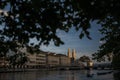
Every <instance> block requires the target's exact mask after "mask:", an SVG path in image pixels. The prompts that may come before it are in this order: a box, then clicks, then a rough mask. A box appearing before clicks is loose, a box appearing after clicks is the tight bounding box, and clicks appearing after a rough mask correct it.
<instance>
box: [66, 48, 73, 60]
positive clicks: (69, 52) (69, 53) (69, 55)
mask: <svg viewBox="0 0 120 80" xmlns="http://www.w3.org/2000/svg"><path fill="white" fill-rule="evenodd" d="M67 55H68V57H69V58H71V57H72V55H71V51H70V48H68V54H67Z"/></svg>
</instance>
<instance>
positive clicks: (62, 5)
mask: <svg viewBox="0 0 120 80" xmlns="http://www.w3.org/2000/svg"><path fill="white" fill-rule="evenodd" d="M119 8H120V1H119V0H1V1H0V9H1V10H0V25H1V27H2V28H0V41H1V45H8V44H6V43H8V42H17V43H20V44H22V45H24V46H26V45H28V43H29V42H30V38H36V39H37V40H38V42H39V44H37V45H38V46H39V45H41V44H44V45H48V44H49V42H50V41H53V42H54V44H55V45H56V46H59V45H60V44H63V41H62V40H61V39H60V38H59V37H58V36H57V34H56V32H57V30H63V31H66V32H68V31H69V29H70V28H71V27H75V29H76V30H79V29H81V30H82V31H81V33H80V36H79V37H80V38H82V37H83V36H84V34H86V36H87V37H88V38H89V39H91V37H90V36H89V32H88V31H87V29H88V28H90V27H91V25H90V23H91V22H92V21H97V22H98V24H101V25H102V28H101V33H102V34H104V35H105V37H104V38H102V40H105V41H106V43H105V44H103V45H102V46H101V47H100V51H99V52H100V53H101V54H100V56H99V57H102V56H104V55H106V54H107V53H108V52H113V53H119V52H120V51H119V50H120V46H119V44H120V43H119V42H118V41H120V40H119V39H120V38H119V37H120V35H119V34H120V31H119V29H120V28H119V25H120V22H119V21H120V10H119ZM10 45H11V44H10ZM31 45H32V44H31ZM9 48H13V47H11V46H10V47H9Z"/></svg>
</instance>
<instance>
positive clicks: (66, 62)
mask: <svg viewBox="0 0 120 80" xmlns="http://www.w3.org/2000/svg"><path fill="white" fill-rule="evenodd" d="M56 56H58V57H59V66H70V58H69V57H68V56H66V55H64V54H57V55H56Z"/></svg>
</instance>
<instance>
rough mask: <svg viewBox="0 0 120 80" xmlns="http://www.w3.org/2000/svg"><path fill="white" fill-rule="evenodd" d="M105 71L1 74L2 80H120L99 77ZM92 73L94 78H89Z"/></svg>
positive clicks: (0, 78)
mask: <svg viewBox="0 0 120 80" xmlns="http://www.w3.org/2000/svg"><path fill="white" fill-rule="evenodd" d="M104 71H105V70H99V71H98V70H92V71H88V70H68V71H31V72H14V73H0V80H120V79H118V78H115V76H113V73H109V74H105V75H97V72H104ZM88 73H92V74H93V75H92V76H87V74H88Z"/></svg>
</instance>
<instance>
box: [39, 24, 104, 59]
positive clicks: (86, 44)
mask: <svg viewBox="0 0 120 80" xmlns="http://www.w3.org/2000/svg"><path fill="white" fill-rule="evenodd" d="M100 27H101V26H100V25H98V24H96V22H93V23H91V28H90V29H89V30H88V31H89V32H90V36H91V38H92V40H89V39H88V38H86V36H85V37H83V39H79V34H80V30H79V31H75V29H74V28H71V29H70V31H69V32H68V33H66V32H64V31H59V30H58V31H57V35H58V36H59V37H60V38H61V40H62V41H63V42H64V45H60V46H59V47H56V46H55V45H54V43H53V42H51V43H50V45H48V46H44V45H42V46H41V47H40V49H41V50H43V51H48V52H55V53H61V54H67V51H68V48H70V49H71V51H72V49H75V50H76V53H77V58H79V57H80V56H82V55H89V56H90V55H91V54H92V53H94V52H96V51H97V50H98V49H99V46H100V44H101V43H102V42H101V41H100V38H101V37H102V35H101V34H100V32H99V31H98V29H100Z"/></svg>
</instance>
